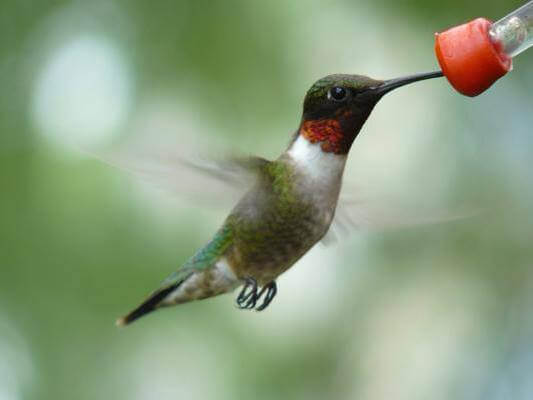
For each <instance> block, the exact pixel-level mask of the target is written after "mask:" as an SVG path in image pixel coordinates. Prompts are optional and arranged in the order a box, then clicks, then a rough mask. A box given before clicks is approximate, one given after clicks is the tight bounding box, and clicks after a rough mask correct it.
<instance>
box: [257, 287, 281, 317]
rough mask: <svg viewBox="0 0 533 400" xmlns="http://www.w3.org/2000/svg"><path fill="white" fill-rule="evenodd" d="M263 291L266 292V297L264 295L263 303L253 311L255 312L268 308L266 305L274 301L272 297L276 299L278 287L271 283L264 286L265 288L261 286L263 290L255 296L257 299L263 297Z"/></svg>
mask: <svg viewBox="0 0 533 400" xmlns="http://www.w3.org/2000/svg"><path fill="white" fill-rule="evenodd" d="M265 290H266V295H265V298H264V299H263V303H262V304H261V305H260V306H259V307H257V308H256V309H255V310H256V311H263V310H264V309H265V308H267V307H268V305H269V304H270V302H271V301H272V300H273V299H274V297H276V293H277V292H278V287H277V285H276V282H275V281H272V282H270V283H268V284H266V285H265V286H263V288H262V289H261V291H260V292H259V294H258V295H257V298H258V299H259V298H260V297H261V296H262V295H263V293H264V292H265Z"/></svg>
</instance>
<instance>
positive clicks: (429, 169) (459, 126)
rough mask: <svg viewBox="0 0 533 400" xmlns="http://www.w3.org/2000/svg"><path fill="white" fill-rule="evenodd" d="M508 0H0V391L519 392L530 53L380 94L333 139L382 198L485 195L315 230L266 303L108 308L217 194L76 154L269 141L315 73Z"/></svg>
mask: <svg viewBox="0 0 533 400" xmlns="http://www.w3.org/2000/svg"><path fill="white" fill-rule="evenodd" d="M520 3H521V2H517V1H498V2H496V1H486V0H485V1H482V0H476V1H469V2H467V3H465V2H463V1H459V0H455V1H451V2H447V3H446V4H444V3H443V2H438V1H433V0H431V1H420V0H411V1H408V2H393V1H390V2H387V1H377V2H373V3H372V4H370V2H364V1H346V0H338V1H328V2H321V1H307V2H303V1H302V2H299V1H298V2H296V1H292V2H288V1H282V0H277V1H263V2H259V1H209V2H207V1H192V0H191V1H156V2H148V1H113V2H107V1H94V2H83V1H74V2H67V1H41V2H39V1H14V0H4V1H3V2H2V7H1V9H2V11H1V12H0V88H1V91H0V188H1V195H0V238H1V240H0V399H3V400H4V399H6V400H19V399H40V400H45V399H54V400H61V399H95V398H102V399H109V398H113V399H115V400H120V399H128V400H129V399H174V398H188V399H235V398H245V397H247V398H253V399H279V398H299V399H303V398H305V399H313V398H316V399H324V398H339V399H365V400H379V399H390V398H394V399H410V400H412V399H427V398H431V399H451V398H453V399H465V400H466V399H468V400H474V399H484V400H487V399H509V398H512V399H530V398H532V397H533V383H532V382H533V381H532V380H531V371H532V370H533V317H532V316H531V309H532V308H533V297H532V296H533V295H532V293H533V246H532V242H531V238H532V237H533V218H532V217H531V212H530V206H531V204H533V190H532V186H533V176H532V173H531V162H530V160H531V159H533V135H532V127H533V114H532V113H531V108H532V106H533V96H532V93H533V74H532V71H533V51H532V50H530V51H529V52H526V53H524V54H523V55H521V56H520V57H519V58H517V59H516V60H515V69H514V71H512V73H510V74H509V75H508V76H507V77H505V78H504V79H502V80H501V81H500V82H498V83H497V84H496V85H494V87H493V88H492V89H491V90H489V91H488V92H487V93H485V94H483V95H482V96H480V97H478V98H475V99H468V98H464V97H461V96H460V95H458V94H456V93H455V92H454V91H453V90H452V89H451V88H450V87H449V85H448V84H447V83H446V82H445V81H444V80H440V81H431V82H425V83H420V84H416V85H413V86H409V87H406V88H403V89H401V90H398V91H397V92H394V93H393V94H391V95H389V96H388V97H387V98H385V99H384V100H383V101H382V102H381V103H380V104H379V105H378V107H377V108H376V110H375V111H374V113H373V115H372V116H371V118H370V120H369V121H368V124H367V126H366V127H365V129H364V132H363V133H362V135H361V136H360V137H359V138H358V139H357V141H356V142H355V145H354V148H353V151H352V154H351V156H350V166H349V170H348V172H347V174H346V181H347V182H350V181H353V182H359V181H361V182H364V183H365V185H366V186H365V185H362V187H372V188H374V191H375V192H376V188H377V193H378V194H381V195H383V196H389V195H390V196H391V197H390V198H391V199H393V200H391V201H390V205H391V207H394V206H396V205H397V203H398V202H399V201H400V200H399V199H401V201H402V202H404V203H407V204H409V205H410V206H411V207H413V208H418V207H420V208H422V207H424V206H428V205H430V206H433V207H434V206H438V207H443V208H454V207H456V206H457V207H459V208H460V207H462V206H465V205H468V206H472V205H474V206H476V207H479V208H482V209H483V210H484V212H483V213H482V214H480V215H479V216H477V217H475V218H471V219H467V220H463V221H459V222H454V223H448V224H441V225H433V226H425V227H420V228H411V229H404V230H398V231H393V232H364V231H362V232H357V233H356V234H355V235H352V236H351V237H349V238H347V239H345V240H342V241H340V242H339V243H338V244H336V245H334V246H333V247H327V248H324V247H321V246H317V248H316V249H314V250H313V251H312V254H310V255H307V256H306V257H304V259H303V260H302V261H301V262H299V263H298V264H297V265H296V266H295V267H294V268H293V269H292V270H290V271H289V272H288V273H287V274H286V275H284V276H282V277H281V278H280V279H279V282H278V283H279V289H280V292H279V295H278V297H277V298H276V300H275V301H274V303H273V304H272V305H271V307H270V308H269V309H268V310H267V311H265V312H264V313H249V312H242V311H237V310H236V309H235V308H234V307H233V305H232V301H233V298H232V296H223V297H219V298H216V299H211V300H207V301H204V302H198V303H194V304H188V305H185V306H181V307H179V308H173V309H169V310H164V311H161V312H157V313H154V314H153V315H151V316H149V317H147V318H146V319H142V320H140V321H139V322H137V323H135V324H134V325H132V326H131V327H128V328H127V329H117V328H115V326H114V324H113V321H114V319H115V318H116V317H117V316H119V315H120V314H122V313H123V312H125V311H127V310H128V309H129V308H130V307H132V306H133V305H135V304H136V303H137V302H138V301H140V300H141V299H142V297H143V296H144V295H146V294H147V293H148V292H150V290H152V289H153V288H154V287H155V285H157V284H158V283H159V282H160V281H161V280H162V279H163V278H164V277H165V276H166V275H167V274H169V273H170V272H171V271H172V270H173V269H175V268H176V267H177V266H178V265H179V264H180V263H181V262H183V261H184V260H185V259H186V258H187V257H188V256H189V255H190V254H191V253H192V252H193V251H194V250H195V249H196V248H198V247H199V246H201V245H202V244H203V243H204V242H205V241H206V240H208V239H209V236H210V234H211V233H213V232H214V230H215V229H216V228H217V226H218V224H220V222H221V221H222V219H223V217H224V213H225V212H227V211H228V208H224V207H218V208H213V209H211V208H209V207H204V206H202V207H200V206H195V205H194V204H193V203H191V202H186V201H181V200H179V196H177V197H178V198H177V199H176V198H174V197H172V196H166V195H164V194H161V193H160V192H159V191H158V190H157V189H155V188H153V187H151V186H149V185H140V184H139V183H138V182H137V181H135V180H134V179H132V178H131V177H129V176H128V175H126V174H124V173H123V172H120V171H118V170H116V169H113V168H110V167H109V166H107V165H103V164H102V163H100V162H99V161H97V160H95V159H93V158H91V157H87V156H86V153H85V151H87V150H91V151H92V150H94V149H97V151H104V150H105V149H108V148H110V147H111V146H114V145H117V144H120V143H128V142H130V141H132V140H134V139H136V138H139V137H142V138H143V141H141V143H147V144H150V143H151V140H153V141H154V142H157V141H160V140H166V141H167V142H169V143H174V146H177V147H180V149H181V150H184V149H185V150H186V149H188V146H192V145H191V144H192V143H202V144H203V145H202V146H203V147H204V148H205V147H209V146H210V143H213V146H215V145H214V144H215V143H217V146H218V145H219V144H220V143H224V145H223V146H225V147H226V148H235V149H239V150H240V151H245V152H250V153H257V154H260V155H263V156H266V157H275V156H277V154H278V153H279V152H281V151H282V150H283V149H284V148H285V146H286V144H287V142H288V139H289V136H290V134H291V133H292V132H293V130H294V129H295V128H296V127H297V124H298V122H299V118H300V114H299V113H300V104H301V100H302V98H303V95H304V93H305V91H306V90H307V88H308V87H309V86H310V85H311V84H312V83H313V81H314V80H316V79H318V78H320V77H321V76H323V75H326V74H328V73H334V72H346V73H350V72H353V73H362V74H368V75H371V76H373V77H376V78H388V77H396V76H401V75H404V74H408V73H414V72H420V71H425V70H431V69H435V68H436V67H437V66H436V61H435V59H434V56H433V50H432V47H433V37H432V34H433V32H434V31H436V30H440V29H444V28H447V27H448V26H451V25H455V24H457V23H460V22H463V21H466V20H468V19H471V18H473V17H477V16H481V15H483V16H487V17H490V18H493V19H497V18H499V17H501V16H503V15H505V13H507V12H508V11H511V10H513V9H514V8H516V7H517V6H519V5H520ZM528 53H531V54H528ZM162 137H163V138H164V139H162ZM206 150H207V151H208V152H209V151H210V150H211V149H209V148H207V149H206ZM191 185H192V186H194V182H192V183H190V182H189V183H188V186H184V187H183V190H184V191H187V190H193V189H194V188H193V187H192V186H191ZM363 197H364V196H363ZM382 199H383V197H382ZM385 203H386V202H385Z"/></svg>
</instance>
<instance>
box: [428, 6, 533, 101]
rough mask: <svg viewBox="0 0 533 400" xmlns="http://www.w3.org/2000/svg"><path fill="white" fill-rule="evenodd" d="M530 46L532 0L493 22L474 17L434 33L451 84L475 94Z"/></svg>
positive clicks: (483, 89)
mask: <svg viewBox="0 0 533 400" xmlns="http://www.w3.org/2000/svg"><path fill="white" fill-rule="evenodd" d="M531 46H533V0H532V1H530V2H528V3H527V4H525V5H523V6H522V7H520V8H518V9H517V10H515V11H513V12H511V13H510V14H509V15H507V16H506V17H503V18H502V19H500V20H499V21H497V22H495V23H493V22H491V21H490V20H488V19H486V18H477V19H475V20H473V21H470V22H468V23H466V24H463V25H458V26H455V27H453V28H450V29H448V30H446V31H444V32H441V33H436V34H435V53H436V55H437V59H438V61H439V64H440V66H441V68H442V72H443V74H444V75H445V76H446V78H447V79H448V81H449V82H450V84H451V85H452V86H453V87H454V88H455V89H456V90H457V91H458V92H460V93H462V94H464V95H466V96H472V97H473V96H477V95H478V94H481V93H483V92H484V91H485V90H487V89H488V88H489V87H490V86H491V85H492V84H493V83H494V82H496V81H497V80H498V79H499V78H501V77H502V76H504V75H505V74H506V73H507V72H509V71H510V70H511V69H512V66H513V63H512V59H513V57H515V56H516V55H518V54H520V53H522V52H523V51H524V50H526V49H527V48H529V47H531Z"/></svg>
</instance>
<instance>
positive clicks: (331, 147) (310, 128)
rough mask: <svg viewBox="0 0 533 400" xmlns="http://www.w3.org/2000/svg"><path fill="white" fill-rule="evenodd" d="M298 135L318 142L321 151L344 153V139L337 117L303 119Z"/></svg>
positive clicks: (312, 141)
mask: <svg viewBox="0 0 533 400" xmlns="http://www.w3.org/2000/svg"><path fill="white" fill-rule="evenodd" d="M300 135H302V136H303V137H305V138H306V139H307V140H309V141H310V142H311V143H317V142H320V147H321V148H322V151H324V152H326V153H335V154H344V153H346V152H347V150H346V140H345V137H344V134H343V132H342V128H341V125H340V123H339V121H338V120H337V119H316V120H307V121H304V122H303V124H302V127H301V128H300Z"/></svg>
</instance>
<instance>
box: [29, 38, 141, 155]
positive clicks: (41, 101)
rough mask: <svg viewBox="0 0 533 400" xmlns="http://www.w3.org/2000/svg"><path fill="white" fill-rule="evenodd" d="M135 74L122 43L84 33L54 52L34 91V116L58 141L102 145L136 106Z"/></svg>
mask: <svg viewBox="0 0 533 400" xmlns="http://www.w3.org/2000/svg"><path fill="white" fill-rule="evenodd" d="M131 97H132V77H131V73H130V72H129V69H128V67H127V64H126V62H125V60H124V57H123V56H122V54H121V53H120V51H119V49H118V48H117V46H115V45H113V44H112V43H111V42H110V41H109V40H106V39H104V38H100V37H91V36H84V37H79V38H77V39H74V40H72V41H70V42H69V43H67V44H66V45H63V46H62V47H60V48H58V49H57V50H55V51H53V52H52V54H51V55H50V57H49V59H48V62H47V63H46V64H45V66H44V68H43V69H42V70H41V72H40V74H39V76H38V79H37V83H36V86H35V90H34V98H33V110H32V111H33V117H34V121H35V124H36V126H37V128H38V130H39V132H41V133H42V134H44V135H45V136H47V137H49V138H51V139H53V140H55V141H56V142H59V143H62V144H69V145H77V146H82V147H94V146H100V145H103V144H105V143H106V142H108V141H109V140H110V139H111V137H113V136H114V135H115V134H117V133H118V131H119V129H120V128H121V126H122V125H123V124H124V122H125V121H126V118H127V116H128V111H129V109H130V105H131V100H132V99H131Z"/></svg>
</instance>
